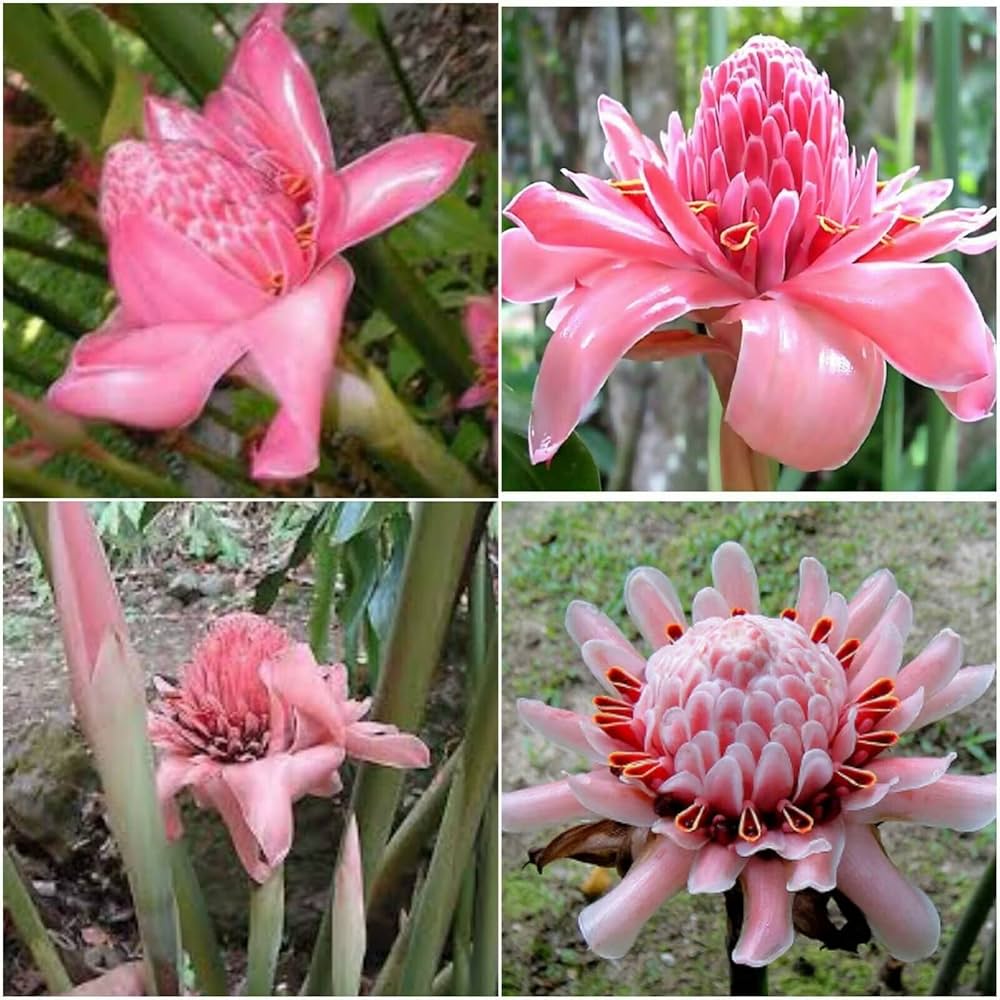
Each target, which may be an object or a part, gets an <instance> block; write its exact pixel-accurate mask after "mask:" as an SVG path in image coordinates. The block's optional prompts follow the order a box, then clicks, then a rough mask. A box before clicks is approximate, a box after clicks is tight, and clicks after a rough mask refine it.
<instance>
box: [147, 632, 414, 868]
mask: <svg viewBox="0 0 1000 1000" xmlns="http://www.w3.org/2000/svg"><path fill="white" fill-rule="evenodd" d="M157 687H158V690H159V700H158V702H157V704H156V705H155V706H154V707H153V710H152V712H151V714H150V723H149V730H150V736H151V739H152V741H153V744H154V746H156V747H157V748H158V750H159V751H160V762H159V766H158V769H157V775H156V778H157V791H158V794H159V796H160V802H161V806H162V808H163V811H164V816H165V820H166V827H167V836H168V837H170V838H171V839H176V838H177V837H179V836H180V835H181V834H182V832H183V829H182V826H181V819H180V810H179V807H178V805H177V802H176V796H177V794H178V793H179V792H180V791H181V790H182V789H184V788H191V790H192V791H193V793H194V797H195V801H197V802H198V803H199V805H202V806H212V807H213V808H215V809H216V810H218V812H219V814H220V815H221V816H222V818H223V820H224V821H225V823H226V825H227V827H228V828H229V833H230V835H231V837H232V839H233V845H234V847H235V848H236V851H237V853H238V854H239V857H240V860H241V861H242V863H243V866H244V867H245V868H246V870H247V872H248V874H249V875H250V876H251V878H253V879H255V880H256V881H257V882H264V881H266V880H267V878H268V876H269V875H270V873H271V872H272V871H273V870H274V869H275V868H277V866H278V865H280V864H281V863H282V861H283V860H284V858H285V855H286V854H287V853H288V851H289V848H290V847H291V844H292V832H293V829H292V828H293V819H292V804H293V803H294V802H296V801H297V800H298V799H300V798H302V796H304V795H319V796H329V795H334V794H336V793H337V792H338V791H340V788H341V781H340V775H339V768H340V766H341V764H342V763H343V762H344V759H345V757H347V756H351V757H355V758H357V759H359V760H366V761H371V762H373V763H376V764H384V765H387V766H389V767H427V765H428V764H429V762H430V757H429V754H428V752H427V747H426V746H424V744H423V743H422V742H421V741H420V740H419V739H417V737H416V736H410V735H409V734H406V733H400V732H399V731H398V730H397V729H396V727H395V726H391V725H384V724H382V723H378V722H363V721H362V719H363V718H364V716H365V714H366V713H367V711H368V707H369V700H368V699H366V700H364V701H354V700H352V699H351V698H349V697H348V691H347V670H346V668H345V667H344V666H343V664H335V665H333V666H320V665H318V664H317V663H316V661H315V659H314V658H313V655H312V653H311V651H310V649H309V647H308V646H307V645H305V644H303V643H294V642H292V640H291V638H290V637H289V636H288V635H287V634H286V633H285V632H284V631H283V630H282V629H281V628H279V627H278V626H277V625H274V624H272V623H271V622H269V621H267V620H266V619H264V618H261V617H259V616H257V615H253V614H246V613H234V614H230V615H226V616H224V617H223V618H220V619H219V620H218V621H217V622H216V623H215V624H214V625H213V626H212V627H211V629H210V630H209V632H208V634H207V635H206V636H205V638H204V639H203V640H202V641H201V642H200V643H199V644H198V646H196V647H195V650H194V652H193V654H192V657H191V661H190V662H189V663H188V664H186V665H185V666H184V667H183V668H182V671H181V678H180V683H179V685H177V686H174V685H172V684H169V683H167V682H165V681H163V680H158V682H157Z"/></svg>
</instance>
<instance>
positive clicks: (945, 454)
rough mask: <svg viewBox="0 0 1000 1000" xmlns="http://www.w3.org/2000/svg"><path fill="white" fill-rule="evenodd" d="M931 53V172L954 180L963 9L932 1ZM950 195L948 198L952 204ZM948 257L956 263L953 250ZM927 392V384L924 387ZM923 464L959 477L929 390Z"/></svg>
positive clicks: (951, 436) (951, 431)
mask: <svg viewBox="0 0 1000 1000" xmlns="http://www.w3.org/2000/svg"><path fill="white" fill-rule="evenodd" d="M932 24H933V31H932V35H931V37H932V39H933V55H934V59H933V62H934V133H933V137H934V142H933V159H934V173H935V174H936V175H937V176H938V177H952V178H954V179H955V180H956V182H957V180H958V172H959V156H958V150H959V145H958V128H959V121H960V114H959V111H960V108H959V90H958V88H959V80H960V79H961V46H962V12H961V11H960V10H958V9H957V8H954V7H935V8H934V9H933V13H932ZM953 200H954V195H952V198H951V199H949V201H948V202H947V203H946V204H947V205H948V206H950V205H951V204H952V202H953ZM951 263H953V264H954V265H955V266H956V267H958V266H959V264H958V260H957V258H956V255H951ZM927 392H928V393H931V390H929V389H928V390H927ZM927 437H928V441H927V467H926V469H925V476H924V486H925V488H927V489H929V490H953V489H955V484H956V480H957V478H958V470H957V466H958V422H957V421H956V420H955V419H954V418H953V417H952V415H951V414H950V413H949V412H948V410H947V409H946V408H945V406H944V404H943V403H942V402H941V401H940V400H939V399H938V398H937V396H936V395H934V394H931V395H930V407H929V411H928V415H927Z"/></svg>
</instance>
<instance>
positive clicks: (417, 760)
mask: <svg viewBox="0 0 1000 1000" xmlns="http://www.w3.org/2000/svg"><path fill="white" fill-rule="evenodd" d="M346 747H347V752H348V754H349V755H350V756H351V757H356V758H358V760H367V761H370V762H371V763H373V764H381V765H383V766H384V767H430V763H431V758H430V751H429V750H428V749H427V747H426V746H425V745H424V743H423V741H422V740H420V739H419V738H418V737H416V736H413V735H411V734H410V733H401V732H400V731H399V730H398V729H397V728H396V727H395V726H393V725H390V724H389V723H387V722H355V723H353V724H352V725H350V726H348V727H347V743H346Z"/></svg>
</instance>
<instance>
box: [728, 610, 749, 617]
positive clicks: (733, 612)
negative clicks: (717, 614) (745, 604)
mask: <svg viewBox="0 0 1000 1000" xmlns="http://www.w3.org/2000/svg"><path fill="white" fill-rule="evenodd" d="M746 613H747V609H746V608H730V609H729V614H730V616H731V617H733V618H739V617H740V615H745V614H746Z"/></svg>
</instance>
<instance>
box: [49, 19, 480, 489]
mask: <svg viewBox="0 0 1000 1000" xmlns="http://www.w3.org/2000/svg"><path fill="white" fill-rule="evenodd" d="M281 6H282V5H277V7H278V8H280V7H281ZM280 21H281V10H280V9H278V10H273V11H272V10H265V11H264V12H263V13H262V14H260V15H258V16H257V17H256V18H255V19H254V20H253V22H252V23H251V25H250V27H249V28H248V29H247V32H246V34H245V35H244V36H243V38H242V40H241V41H240V44H239V46H238V48H237V50H236V54H235V56H234V58H233V62H232V65H231V66H230V68H229V70H228V72H227V74H226V77H225V79H224V81H223V84H222V87H221V88H220V89H219V90H218V91H216V92H215V93H214V94H212V95H210V97H209V98H208V100H207V101H206V104H205V108H204V111H203V113H201V114H199V113H197V112H195V111H192V110H190V109H188V108H186V107H184V106H183V105H180V104H177V103H175V102H173V101H169V100H165V99H163V98H158V97H149V98H147V100H146V109H145V110H146V141H145V142H137V141H132V140H129V141H125V142H122V143H119V144H118V145H116V146H114V147H113V148H112V149H111V150H110V152H109V153H108V155H107V158H106V160H105V163H104V171H103V174H102V179H101V204H100V209H101V222H102V225H103V227H104V230H105V233H106V235H107V238H108V244H109V266H110V270H111V278H112V281H113V283H114V286H115V289H116V291H117V292H118V297H119V300H120V307H119V309H118V310H117V311H116V312H115V313H114V314H113V316H112V317H111V318H110V319H109V320H108V322H107V323H106V324H105V326H104V327H103V328H102V329H101V330H99V331H97V332H95V333H92V334H90V335H88V336H87V337H84V338H83V339H82V340H81V341H80V343H79V344H78V345H77V347H76V349H75V350H74V352H73V356H72V358H71V361H70V365H69V368H68V369H67V371H66V372H65V373H64V375H63V376H62V377H61V378H60V379H59V381H58V382H57V383H56V384H55V385H54V386H53V387H52V390H51V391H50V394H49V399H50V401H51V402H52V403H53V404H54V405H55V406H57V407H59V408H61V409H63V410H67V411H69V412H71V413H76V414H78V415H79V416H83V417H91V418H96V419H103V420H113V421H117V422H119V423H124V424H129V425H132V426H136V427H144V428H149V429H152V430H163V429H168V428H174V427H179V426H183V425H185V424H188V423H190V422H191V421H193V420H194V419H195V418H196V417H197V416H198V415H199V413H200V412H201V410H202V408H203V407H204V404H205V401H206V400H207V398H208V396H209V394H210V393H211V391H212V388H213V386H214V385H215V383H216V382H217V381H218V380H219V378H221V377H222V376H223V375H224V374H226V373H227V372H230V371H232V372H233V373H234V374H236V375H238V376H241V377H243V378H245V379H247V380H248V381H250V382H251V383H252V384H254V385H256V386H258V387H259V388H261V389H263V390H264V391H266V392H268V393H270V394H271V395H273V396H274V398H275V399H276V400H277V401H278V403H279V410H278V413H277V416H276V417H275V419H274V420H273V422H272V423H271V425H270V427H269V429H268V432H267V434H266V435H265V437H264V439H263V441H262V443H261V445H260V448H259V450H258V452H257V454H256V455H255V457H254V464H253V474H254V475H255V476H256V477H258V478H268V479H284V478H292V477H295V476H301V475H305V474H306V473H308V472H310V471H311V470H312V469H313V468H315V466H316V463H317V461H318V455H319V451H318V447H319V446H318V440H319V430H320V414H321V408H322V400H323V396H324V394H325V391H326V387H327V383H328V382H329V379H330V375H331V372H332V369H333V363H334V359H335V357H336V353H337V344H338V341H339V338H340V329H341V321H342V318H343V314H344V308H345V306H346V303H347V299H348V297H349V296H350V293H351V288H352V285H353V280H354V278H353V274H352V272H351V269H350V267H349V266H348V265H347V263H346V262H345V261H344V260H343V258H342V257H340V256H338V255H339V254H340V252H341V251H342V250H344V249H346V248H347V247H349V246H351V245H353V244H355V243H358V242H360V241H361V240H364V239H367V238H368V237H370V236H372V235H374V234H376V233H378V232H381V231H382V230H384V229H386V228H388V227H389V226H392V225H394V224H395V223H396V222H398V221H400V220H401V219H403V218H405V217H406V216H407V215H410V214H412V213H413V212H416V211H418V210H419V209H421V208H423V207H424V206H425V205H427V204H428V203H429V202H430V201H432V200H434V199H435V198H437V197H438V196H439V195H441V194H442V193H443V192H444V191H445V190H446V189H447V188H448V187H450V186H451V184H452V183H453V182H454V180H455V178H456V177H457V175H458V173H459V171H460V170H461V168H462V165H463V164H464V162H465V160H466V159H467V157H468V155H469V153H470V152H471V150H472V146H471V144H470V143H468V142H465V141H464V140H462V139H458V138H456V137H454V136H449V135H434V134H426V135H411V136H405V137H403V138H401V139H396V140H393V141H392V142H389V143H387V144H386V145H384V146H380V147H379V148H377V149H375V150H373V151H372V152H370V153H368V154H367V155H365V156H363V157H361V159H359V160H356V161H355V162H353V163H350V164H348V165H347V166H346V167H344V168H341V169H337V167H336V165H335V163H334V157H333V148H332V146H331V144H330V136H329V132H328V130H327V126H326V121H325V120H324V117H323V109H322V107H321V105H320V101H319V95H318V94H317V91H316V86H315V84H314V83H313V80H312V77H311V75H310V73H309V70H308V68H307V67H306V65H305V63H304V62H303V61H302V58H301V56H300V55H299V53H298V52H297V51H296V49H295V47H294V46H293V45H292V43H291V42H290V41H289V39H288V38H287V37H286V36H285V34H284V33H283V32H282V30H281V26H280Z"/></svg>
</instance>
